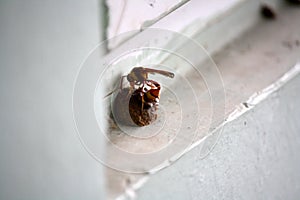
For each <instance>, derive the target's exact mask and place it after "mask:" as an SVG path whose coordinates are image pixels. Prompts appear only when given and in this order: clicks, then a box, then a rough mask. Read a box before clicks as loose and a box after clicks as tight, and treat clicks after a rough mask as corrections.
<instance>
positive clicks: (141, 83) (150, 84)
mask: <svg viewBox="0 0 300 200" xmlns="http://www.w3.org/2000/svg"><path fill="white" fill-rule="evenodd" d="M149 74H160V75H163V76H166V77H169V78H174V76H175V75H174V73H172V72H168V71H164V70H157V69H151V68H144V67H134V68H133V69H132V70H131V71H130V73H129V74H127V75H124V76H122V77H121V80H120V86H119V93H118V95H117V97H116V99H115V101H114V109H115V113H118V114H117V117H118V118H120V119H121V120H120V121H126V118H128V117H126V116H125V117H124V116H123V113H125V112H124V110H125V109H129V113H130V117H131V119H132V120H133V121H134V123H135V124H137V125H139V126H145V125H148V124H150V123H151V122H152V121H154V120H155V119H156V117H157V114H156V113H155V111H156V109H157V106H158V103H159V98H160V89H161V86H160V84H159V83H158V82H156V81H154V80H149V78H148V76H149ZM125 78H126V79H127V81H128V82H129V88H128V87H127V88H123V81H124V79H125ZM117 89H118V88H117ZM113 92H115V90H114V91H112V92H110V93H109V94H107V95H106V96H105V97H107V96H109V95H111V94H112V93H113ZM126 102H129V108H128V107H126ZM122 103H123V104H122ZM124 119H125V120H124Z"/></svg>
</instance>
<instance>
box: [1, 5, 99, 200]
mask: <svg viewBox="0 0 300 200" xmlns="http://www.w3.org/2000/svg"><path fill="white" fill-rule="evenodd" d="M99 7H100V6H99V1H97V0H92V1H79V0H72V1H69V0H67V1H59V0H58V1H57V0H55V1H50V0H44V1H37V0H28V1H19V0H9V1H0V65H1V67H0V91H1V96H0V102H1V104H0V105H1V112H0V127H1V128H0V131H1V134H0V177H1V178H0V199H7V200H8V199H32V200H33V199H101V197H102V195H103V190H102V184H103V181H104V178H103V174H102V171H101V170H102V166H101V165H100V164H99V163H97V162H96V161H95V160H94V159H92V158H91V157H90V156H89V155H88V154H87V153H86V151H85V150H84V148H83V147H82V145H81V143H80V141H79V139H78V138H77V135H76V132H75V128H74V123H73V116H72V90H73V83H74V81H75V77H76V74H77V71H78V69H79V65H80V63H81V62H82V61H83V59H84V58H85V56H86V55H87V53H88V52H89V51H90V50H91V48H93V47H94V46H95V45H96V44H97V43H98V42H99V40H100V38H101V32H100V29H99V27H101V26H100V24H99V23H100V19H99V18H100V14H101V13H99V12H100V11H99Z"/></svg>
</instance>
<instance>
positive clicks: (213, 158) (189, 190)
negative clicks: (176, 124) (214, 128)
mask: <svg viewBox="0 0 300 200" xmlns="http://www.w3.org/2000/svg"><path fill="white" fill-rule="evenodd" d="M299 98H300V76H299V75H298V76H297V77H296V78H294V79H293V80H291V81H290V82H288V83H287V84H286V85H284V86H283V87H281V88H280V89H279V90H278V91H277V92H275V93H273V94H272V95H270V96H269V97H268V98H267V99H266V100H265V101H263V102H261V103H260V104H259V105H257V106H256V107H254V108H253V109H252V110H250V111H248V112H247V113H245V114H244V115H243V116H241V117H240V118H238V119H237V120H234V121H233V122H231V123H229V124H227V125H226V126H225V127H224V131H223V133H222V135H221V138H220V140H219V141H218V144H217V145H216V147H215V148H214V149H213V151H212V152H211V154H210V155H209V156H208V157H206V158H205V159H203V160H201V159H199V154H198V152H199V148H195V149H193V150H192V151H191V152H190V153H189V154H187V155H185V156H184V157H183V158H182V159H180V160H179V161H178V162H176V163H175V164H173V165H172V166H171V167H169V168H168V169H167V170H163V171H161V172H159V173H158V174H156V175H153V176H152V177H151V178H150V179H149V181H148V182H147V183H146V184H145V185H144V187H142V189H140V191H138V199H149V200H150V199H151V200H152V199H249V200H250V199H299V196H300V172H299V169H300V156H299V152H300V123H299V119H300V108H299V103H298V102H299Z"/></svg>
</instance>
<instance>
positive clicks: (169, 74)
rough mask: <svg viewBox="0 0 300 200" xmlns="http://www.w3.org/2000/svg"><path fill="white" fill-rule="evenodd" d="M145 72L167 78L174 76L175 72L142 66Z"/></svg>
mask: <svg viewBox="0 0 300 200" xmlns="http://www.w3.org/2000/svg"><path fill="white" fill-rule="evenodd" d="M144 70H145V72H147V73H150V74H160V75H163V76H167V77H169V78H174V76H175V74H174V73H172V72H168V71H164V70H158V69H151V68H144Z"/></svg>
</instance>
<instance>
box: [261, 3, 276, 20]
mask: <svg viewBox="0 0 300 200" xmlns="http://www.w3.org/2000/svg"><path fill="white" fill-rule="evenodd" d="M260 13H261V15H262V16H263V17H264V18H265V19H275V18H276V16H277V14H276V12H275V10H274V8H272V7H271V6H269V5H267V4H263V5H261V8H260Z"/></svg>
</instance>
